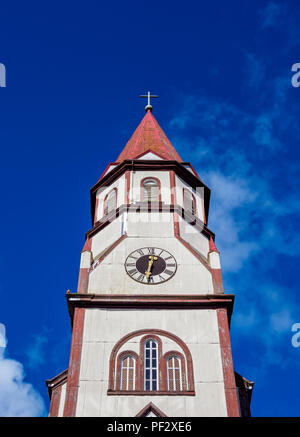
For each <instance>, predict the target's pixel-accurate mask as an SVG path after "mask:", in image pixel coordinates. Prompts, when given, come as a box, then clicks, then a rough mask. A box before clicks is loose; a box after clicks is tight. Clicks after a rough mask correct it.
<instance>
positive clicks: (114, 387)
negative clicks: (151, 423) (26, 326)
mask: <svg viewBox="0 0 300 437" xmlns="http://www.w3.org/2000/svg"><path fill="white" fill-rule="evenodd" d="M90 195H91V216H92V227H91V229H90V230H89V231H88V232H87V233H86V240H85V244H84V247H83V249H82V252H81V262H80V270H79V280H78V289H77V293H71V292H67V295H66V298H67V303H68V310H69V314H70V318H71V325H72V342H71V351H70V361H69V367H68V369H67V370H65V371H64V372H62V373H60V374H59V375H57V376H56V377H54V378H52V379H50V380H47V381H46V383H47V386H48V391H49V395H50V399H51V402H50V412H49V416H52V417H55V416H68V417H70V416H89V417H91V416H96V417H101V416H102V417H108V416H111V417H122V416H127V417H134V416H141V417H142V416H171V417H172V416H173V417H174V416H177V417H195V416H202V417H203V416H204V417H205V416H206V417H207V416H227V417H229V416H231V417H232V416H249V415H250V399H251V390H252V386H253V383H251V382H250V381H248V380H246V379H245V378H243V377H241V376H240V375H238V374H237V373H236V372H234V368H233V361H232V353H231V345H230V336H229V325H230V318H231V314H232V309H233V302H234V295H232V294H224V291H223V284H222V275H221V265H220V255H219V251H218V249H217V248H216V245H215V235H214V233H213V232H212V231H211V230H210V229H209V228H208V226H207V224H208V215H209V203H210V189H209V188H208V187H207V186H206V185H205V184H204V183H203V182H202V180H201V179H200V177H199V176H198V174H197V173H196V171H195V170H194V168H193V166H192V165H191V164H190V163H189V162H185V161H183V160H182V159H181V157H180V156H179V155H178V153H177V152H176V150H175V149H174V147H173V146H172V144H171V143H170V141H169V140H168V138H167V137H166V135H165V133H164V132H163V130H162V129H161V127H160V126H159V124H158V122H157V121H156V119H155V118H154V116H153V114H152V106H151V104H150V98H149V96H148V105H147V106H146V114H145V116H144V118H143V119H142V121H141V122H140V124H139V126H138V127H137V129H136V130H135V132H134V133H133V135H132V137H131V138H130V140H129V141H128V143H127V144H126V146H125V148H124V149H123V151H122V152H121V154H120V155H119V157H118V158H117V160H116V162H112V163H110V164H109V165H108V166H107V167H106V169H105V171H104V173H103V174H102V176H101V177H100V179H99V180H98V181H97V183H96V184H95V185H94V186H93V187H92V188H91V190H90Z"/></svg>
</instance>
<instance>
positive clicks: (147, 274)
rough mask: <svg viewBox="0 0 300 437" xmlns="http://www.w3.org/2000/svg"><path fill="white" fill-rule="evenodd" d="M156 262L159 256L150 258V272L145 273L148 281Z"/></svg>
mask: <svg viewBox="0 0 300 437" xmlns="http://www.w3.org/2000/svg"><path fill="white" fill-rule="evenodd" d="M155 260H157V256H154V255H151V256H149V263H148V270H147V271H146V272H145V275H146V278H147V279H149V276H150V275H151V269H152V265H153V263H154V261H155Z"/></svg>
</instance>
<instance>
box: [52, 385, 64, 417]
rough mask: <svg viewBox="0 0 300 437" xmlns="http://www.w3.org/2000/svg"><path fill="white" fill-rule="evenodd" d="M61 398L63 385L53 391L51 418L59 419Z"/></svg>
mask: <svg viewBox="0 0 300 437" xmlns="http://www.w3.org/2000/svg"><path fill="white" fill-rule="evenodd" d="M60 396H61V385H60V386H58V387H56V388H55V389H54V390H53V391H52V395H51V401H50V409H49V417H57V416H58V410H59V404H60Z"/></svg>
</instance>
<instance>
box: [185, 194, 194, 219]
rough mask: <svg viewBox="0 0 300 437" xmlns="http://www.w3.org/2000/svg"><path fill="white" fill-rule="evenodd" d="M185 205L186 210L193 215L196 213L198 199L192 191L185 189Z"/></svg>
mask: <svg viewBox="0 0 300 437" xmlns="http://www.w3.org/2000/svg"><path fill="white" fill-rule="evenodd" d="M183 207H184V210H185V211H186V212H188V213H190V214H192V215H193V216H194V215H196V199H195V196H194V195H193V193H191V191H189V190H187V189H186V188H184V189H183Z"/></svg>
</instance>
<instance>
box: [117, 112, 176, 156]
mask: <svg viewBox="0 0 300 437" xmlns="http://www.w3.org/2000/svg"><path fill="white" fill-rule="evenodd" d="M147 152H153V153H155V154H157V155H158V156H160V157H161V158H162V159H166V160H175V161H179V162H182V159H181V158H180V156H179V155H178V153H177V152H176V150H175V149H174V147H173V146H172V144H171V143H170V141H169V140H168V138H167V136H166V134H165V133H164V131H163V130H162V128H161V127H160V126H159V124H158V123H157V121H156V119H155V118H154V116H153V114H152V112H151V110H150V109H148V110H147V112H146V114H145V116H144V118H143V119H142V121H141V122H140V124H139V125H138V127H137V128H136V130H135V132H134V133H133V135H132V137H131V138H130V140H129V141H128V143H127V144H126V146H125V147H124V149H123V151H122V152H121V154H120V155H119V157H118V159H117V162H121V161H124V159H136V158H138V157H140V156H141V155H143V154H144V153H147Z"/></svg>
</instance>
